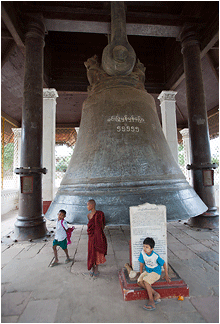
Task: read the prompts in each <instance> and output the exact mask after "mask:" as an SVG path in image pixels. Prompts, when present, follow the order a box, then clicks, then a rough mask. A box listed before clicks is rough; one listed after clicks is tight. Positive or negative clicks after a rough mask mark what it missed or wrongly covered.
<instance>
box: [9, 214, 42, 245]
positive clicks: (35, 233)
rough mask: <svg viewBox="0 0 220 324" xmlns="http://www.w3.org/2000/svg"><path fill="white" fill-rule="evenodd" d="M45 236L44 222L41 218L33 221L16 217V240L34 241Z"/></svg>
mask: <svg viewBox="0 0 220 324" xmlns="http://www.w3.org/2000/svg"><path fill="white" fill-rule="evenodd" d="M46 234H47V228H46V221H45V219H44V218H43V216H42V217H39V218H34V219H27V218H26V217H22V216H18V218H17V221H16V222H15V230H14V238H15V239H16V240H19V241H28V240H30V239H31V240H35V239H39V238H42V237H44V236H45V235H46Z"/></svg>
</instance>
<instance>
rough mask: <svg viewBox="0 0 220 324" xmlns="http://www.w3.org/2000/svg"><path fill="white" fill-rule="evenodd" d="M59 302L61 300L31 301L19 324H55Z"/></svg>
mask: <svg viewBox="0 0 220 324" xmlns="http://www.w3.org/2000/svg"><path fill="white" fill-rule="evenodd" d="M59 301H60V300H59V299H47V300H32V301H30V302H29V303H28V305H27V307H26V309H25V310H24V312H23V314H22V315H21V316H20V318H19V321H18V323H54V321H55V317H56V313H57V309H58V305H59Z"/></svg>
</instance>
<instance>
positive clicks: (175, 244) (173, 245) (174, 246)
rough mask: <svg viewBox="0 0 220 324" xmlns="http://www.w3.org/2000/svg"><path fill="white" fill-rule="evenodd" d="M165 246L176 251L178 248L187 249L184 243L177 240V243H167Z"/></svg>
mask: <svg viewBox="0 0 220 324" xmlns="http://www.w3.org/2000/svg"><path fill="white" fill-rule="evenodd" d="M167 247H168V249H169V250H171V251H172V252H175V251H178V250H187V247H186V245H184V244H182V243H180V242H178V243H168V244H167Z"/></svg>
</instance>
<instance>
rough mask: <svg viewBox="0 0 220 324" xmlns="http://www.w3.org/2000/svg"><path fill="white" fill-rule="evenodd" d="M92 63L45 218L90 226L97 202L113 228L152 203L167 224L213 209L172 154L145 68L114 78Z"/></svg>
mask: <svg viewBox="0 0 220 324" xmlns="http://www.w3.org/2000/svg"><path fill="white" fill-rule="evenodd" d="M85 65H86V66H87V74H88V79H89V80H90V84H91V85H90V88H89V95H88V98H87V99H86V100H85V102H84V104H83V109H82V118H81V124H80V129H79V133H78V138H77V142H76V145H75V148H74V152H73V156H72V158H71V161H70V164H69V166H68V169H67V172H66V174H65V176H64V178H63V180H62V182H61V185H60V188H59V190H58V192H57V195H56V197H55V199H54V201H53V202H52V204H51V206H50V208H49V210H48V212H47V214H46V217H47V218H49V219H55V218H56V214H57V212H58V211H59V209H65V210H66V211H67V218H66V219H67V221H68V222H70V223H74V224H87V217H86V215H87V208H86V204H87V201H88V200H89V199H91V198H93V199H95V201H96V203H97V209H99V210H102V211H103V212H104V213H105V217H106V222H107V224H129V207H130V206H136V205H140V204H144V203H146V202H148V203H151V204H157V205H158V204H159V205H166V207H167V220H168V221H170V220H177V219H188V218H189V217H193V216H196V215H199V214H201V213H203V212H204V211H206V210H207V207H206V205H205V204H204V203H203V202H202V200H201V199H200V198H199V196H198V195H197V194H196V192H195V191H194V189H193V188H192V187H191V186H190V185H189V184H188V182H187V181H186V179H185V176H184V175H183V173H182V171H181V170H180V168H179V166H178V165H177V163H176V162H175V160H174V158H173V156H172V153H171V151H170V148H169V146H168V144H167V141H166V139H165V137H164V134H163V131H162V128H161V125H160V122H159V118H158V116H157V112H156V106H155V101H154V98H153V97H152V96H151V95H150V94H148V93H147V91H146V90H145V89H144V67H143V65H142V64H141V63H140V62H137V63H136V65H135V67H134V69H133V72H132V73H131V74H130V75H129V76H109V75H108V74H107V73H106V72H105V71H104V70H103V69H102V68H101V67H100V66H99V64H98V62H97V57H96V56H94V57H93V58H91V59H89V60H88V61H87V62H86V63H85Z"/></svg>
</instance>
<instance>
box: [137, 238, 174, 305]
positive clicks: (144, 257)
mask: <svg viewBox="0 0 220 324" xmlns="http://www.w3.org/2000/svg"><path fill="white" fill-rule="evenodd" d="M154 246H155V242H154V240H153V239H152V238H151V237H147V238H146V239H145V240H144V242H143V250H142V251H141V253H140V256H139V259H138V261H139V262H140V274H141V275H140V277H139V278H138V285H139V286H141V287H142V288H144V289H146V290H147V293H148V297H149V302H148V304H146V305H145V306H144V309H146V310H149V311H151V310H155V309H156V308H155V304H158V303H159V302H160V301H161V300H160V294H159V293H158V292H156V291H155V290H154V289H153V288H152V287H151V285H152V284H153V283H154V282H156V281H157V280H159V279H160V276H161V267H162V266H163V267H164V271H165V277H164V278H165V279H166V281H167V282H170V281H171V280H170V277H169V276H168V271H167V266H166V263H165V262H164V260H163V259H161V257H160V256H159V255H158V254H157V253H155V252H154V251H153V248H154ZM144 267H145V269H144ZM143 269H144V270H145V271H144V272H143Z"/></svg>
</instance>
